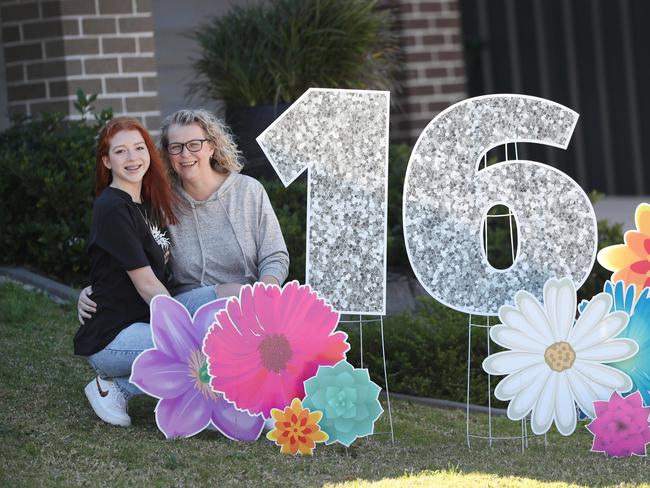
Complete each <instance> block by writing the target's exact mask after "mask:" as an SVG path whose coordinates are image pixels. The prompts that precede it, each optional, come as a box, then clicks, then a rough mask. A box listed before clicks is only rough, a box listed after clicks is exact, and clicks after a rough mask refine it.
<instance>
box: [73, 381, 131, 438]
mask: <svg viewBox="0 0 650 488" xmlns="http://www.w3.org/2000/svg"><path fill="white" fill-rule="evenodd" d="M84 392H85V393H86V398H88V401H89V402H90V405H91V406H92V407H93V410H94V411H95V413H96V414H97V416H98V417H99V418H100V419H102V420H103V421H104V422H106V423H108V424H112V425H120V426H122V427H128V426H129V425H131V417H129V415H128V414H127V413H126V398H124V395H122V393H121V392H120V390H118V389H117V387H116V386H115V384H114V383H113V381H108V380H103V379H101V378H100V377H99V376H98V377H96V378H95V379H94V380H92V381H91V382H90V383H88V384H87V385H86V388H84Z"/></svg>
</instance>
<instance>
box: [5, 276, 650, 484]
mask: <svg viewBox="0 0 650 488" xmlns="http://www.w3.org/2000/svg"><path fill="white" fill-rule="evenodd" d="M76 328H77V325H76V317H75V313H74V306H73V305H66V306H60V305H56V304H54V303H53V302H51V301H50V300H49V299H48V298H47V297H45V296H44V295H42V294H40V293H35V292H28V291H25V290H24V289H23V288H22V287H20V286H18V285H14V284H10V283H5V284H0V334H1V337H2V340H1V341H0V486H12V487H13V486H43V485H46V486H57V485H58V486H77V485H84V486H93V485H94V486H105V485H108V486H113V485H118V486H127V485H140V486H178V485H182V486H213V487H220V486H300V485H304V486H345V487H370V486H372V487H375V486H401V487H407V486H408V487H411V486H416V487H417V486H472V487H480V486H638V485H642V484H644V483H645V486H650V484H648V483H649V482H650V462H649V461H648V460H647V458H638V457H637V458H631V459H608V458H606V457H605V456H604V455H600V454H594V453H591V452H589V448H590V446H591V435H590V434H589V433H588V432H587V431H586V429H585V428H584V426H583V425H580V426H579V427H578V430H577V433H576V434H575V435H573V436H571V437H569V438H563V437H561V436H560V435H558V434H557V433H556V432H555V431H553V433H552V434H550V435H549V438H548V442H549V446H548V448H547V449H545V448H544V445H543V442H542V441H541V439H539V438H536V439H533V440H532V441H531V445H530V447H529V448H528V449H527V450H526V452H525V453H523V454H522V452H521V448H520V443H518V442H512V441H509V442H498V443H496V444H495V445H494V447H492V448H490V447H489V446H487V445H486V444H485V443H482V442H481V443H480V442H475V443H474V444H473V446H472V449H468V448H467V446H466V444H465V415H464V412H461V411H451V410H436V409H431V408H428V407H423V406H418V405H412V404H410V403H407V402H397V401H395V402H393V419H394V424H395V439H396V440H395V445H394V446H393V445H391V443H390V441H389V439H388V437H387V436H385V435H384V436H374V437H372V438H370V439H364V440H361V441H357V442H356V443H355V444H353V447H352V448H350V449H347V450H346V449H344V448H341V447H336V446H327V447H324V446H322V445H320V446H318V448H317V449H316V451H315V452H314V456H313V457H312V458H300V457H297V458H293V457H288V456H284V455H281V454H280V452H279V449H278V448H276V447H275V445H273V444H272V443H270V442H269V441H266V440H265V439H260V440H259V441H257V442H255V443H252V444H240V443H235V442H232V441H229V440H227V439H225V438H223V437H221V436H220V435H218V434H217V433H214V432H204V433H201V434H199V435H197V436H196V437H194V438H191V439H185V440H176V441H166V440H165V439H164V436H163V435H162V433H160V432H159V431H158V429H157V428H156V424H155V420H154V415H153V409H154V406H155V400H154V399H151V398H144V397H139V398H136V399H135V400H133V401H132V402H131V406H130V410H129V413H130V414H131V417H132V418H133V426H132V427H130V428H127V429H125V428H119V427H112V426H109V425H106V424H104V423H103V422H101V421H100V420H99V419H98V418H97V417H95V415H94V413H93V412H92V410H91V408H90V406H89V405H88V403H87V401H86V398H85V396H84V394H83V387H84V386H85V384H86V383H87V382H88V381H89V380H90V379H91V378H92V377H93V373H92V371H91V369H90V367H89V366H88V365H87V364H86V362H85V361H84V360H82V359H81V358H78V357H74V356H73V355H72V352H71V349H72V343H71V340H72V336H73V334H74V332H75V330H76ZM405 333H407V332H406V331H405ZM388 352H389V357H388V359H389V364H388V367H389V369H390V344H388ZM472 422H473V425H472V430H474V431H476V430H478V429H481V428H483V427H484V425H485V422H486V418H485V417H483V416H480V415H473V416H472ZM387 429H388V419H387V415H386V414H384V416H383V417H382V420H381V421H380V422H379V423H378V425H377V430H378V431H386V430H387ZM519 430H520V424H519V423H517V422H510V421H507V420H505V419H495V421H494V431H495V434H499V435H512V434H516V433H518V432H519Z"/></svg>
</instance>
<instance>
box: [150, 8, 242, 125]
mask: <svg viewBox="0 0 650 488" xmlns="http://www.w3.org/2000/svg"><path fill="white" fill-rule="evenodd" d="M242 3H243V2H242V1H240V0H221V1H218V2H215V1H213V0H185V1H183V2H178V1H177V0H156V1H155V2H154V3H153V19H154V31H155V33H156V36H155V43H156V64H157V66H158V80H159V82H158V84H159V94H160V108H161V112H162V116H163V117H165V116H167V115H169V114H171V113H173V112H175V111H176V110H179V109H181V108H206V109H208V110H212V111H215V112H217V113H218V114H220V115H223V104H222V103H220V102H218V101H215V100H204V99H202V98H201V97H199V96H196V95H195V94H193V93H191V92H190V91H188V89H187V84H188V83H189V82H190V81H192V80H193V79H194V78H195V77H196V75H195V74H194V71H193V70H192V61H193V59H196V58H198V56H199V54H198V51H197V47H196V43H195V42H194V41H193V40H192V39H191V38H190V37H189V35H190V34H191V32H192V30H193V29H195V28H196V27H198V26H199V25H200V24H201V23H204V22H207V21H208V20H209V18H210V17H213V16H220V15H223V14H225V13H226V12H228V10H230V8H231V7H232V6H233V5H236V4H242Z"/></svg>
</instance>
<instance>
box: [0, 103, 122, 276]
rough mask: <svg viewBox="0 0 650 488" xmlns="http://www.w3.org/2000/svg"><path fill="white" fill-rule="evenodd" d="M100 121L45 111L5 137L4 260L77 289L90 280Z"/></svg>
mask: <svg viewBox="0 0 650 488" xmlns="http://www.w3.org/2000/svg"><path fill="white" fill-rule="evenodd" d="M108 117H110V112H105V113H103V114H102V115H101V116H100V117H99V119H95V120H94V121H93V122H88V121H81V120H79V121H69V120H64V117H63V115H59V114H42V115H40V116H39V117H37V118H33V119H29V118H23V119H19V120H15V121H14V123H13V125H12V126H11V127H10V128H9V129H7V130H6V131H4V132H2V133H0V175H1V177H0V194H1V195H2V199H0V229H1V230H0V249H2V253H0V256H1V257H0V260H1V262H2V263H3V264H19V265H24V266H28V267H31V268H35V269H36V270H39V271H40V272H41V273H43V274H45V275H48V276H51V277H54V278H56V279H59V280H61V281H64V282H67V283H73V284H79V283H83V282H86V281H87V280H88V279H87V276H86V275H87V270H88V258H87V255H86V246H87V238H88V231H89V225H90V218H91V212H92V204H93V199H94V194H93V181H94V171H95V163H94V151H93V148H94V144H95V136H96V135H97V133H98V131H99V128H100V127H101V126H102V125H103V123H104V121H105V119H106V118H108Z"/></svg>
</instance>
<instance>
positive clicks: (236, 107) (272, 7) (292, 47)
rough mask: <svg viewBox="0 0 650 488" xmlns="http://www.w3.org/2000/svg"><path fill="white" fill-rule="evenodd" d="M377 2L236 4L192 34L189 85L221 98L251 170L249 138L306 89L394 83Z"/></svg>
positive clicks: (253, 152) (392, 41) (392, 44)
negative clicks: (194, 50) (196, 51)
mask: <svg viewBox="0 0 650 488" xmlns="http://www.w3.org/2000/svg"><path fill="white" fill-rule="evenodd" d="M377 3H378V2H377V1H376V0H275V1H273V2H268V3H262V4H251V5H248V6H235V7H233V8H232V10H231V11H230V12H229V13H227V14H226V15H224V16H221V17H213V18H211V19H210V20H209V21H208V22H207V23H205V24H203V25H201V26H199V27H198V28H197V29H196V30H195V31H194V32H193V34H192V37H193V38H194V39H195V40H196V42H197V43H198V45H199V48H200V55H199V57H198V59H197V60H196V61H195V62H194V70H195V72H196V74H197V79H196V81H195V82H193V83H191V84H190V90H191V92H192V93H195V94H200V95H202V96H203V97H206V98H212V99H218V100H222V101H224V102H225V103H226V122H227V123H228V124H229V125H230V126H231V128H232V129H233V132H234V134H235V136H236V137H237V139H238V143H239V145H240V148H241V149H242V151H243V152H244V155H245V157H246V159H247V161H248V164H247V166H248V168H247V169H248V170H249V172H250V171H251V169H253V172H257V173H258V174H259V173H260V171H255V166H258V167H259V166H260V161H264V162H265V159H264V157H263V155H262V152H261V150H260V149H259V147H258V146H257V144H256V142H255V137H257V135H259V134H260V133H261V132H262V131H263V130H264V129H265V128H266V127H267V126H268V125H269V124H270V123H271V122H272V121H273V120H274V119H275V118H276V117H277V116H278V115H279V114H280V113H282V112H283V111H284V110H285V109H286V108H287V107H288V106H289V105H290V104H291V103H292V102H294V101H295V100H296V99H297V98H298V97H299V96H300V95H302V94H303V93H304V92H305V90H307V89H308V88H310V87H321V88H356V89H383V90H391V89H394V88H395V87H396V81H395V75H396V72H397V70H398V66H399V65H398V43H397V38H396V34H395V33H394V31H392V30H391V27H392V23H393V16H392V13H391V11H390V10H387V9H380V8H378V7H377ZM256 163H257V164H256ZM251 166H253V168H251ZM261 166H262V168H263V166H264V165H261ZM257 169H259V168H257ZM261 172H262V173H264V170H263V169H262V171H261Z"/></svg>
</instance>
